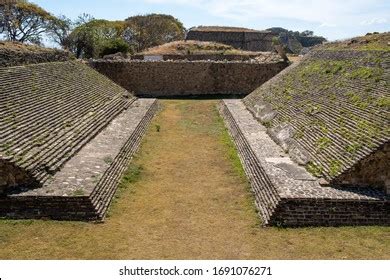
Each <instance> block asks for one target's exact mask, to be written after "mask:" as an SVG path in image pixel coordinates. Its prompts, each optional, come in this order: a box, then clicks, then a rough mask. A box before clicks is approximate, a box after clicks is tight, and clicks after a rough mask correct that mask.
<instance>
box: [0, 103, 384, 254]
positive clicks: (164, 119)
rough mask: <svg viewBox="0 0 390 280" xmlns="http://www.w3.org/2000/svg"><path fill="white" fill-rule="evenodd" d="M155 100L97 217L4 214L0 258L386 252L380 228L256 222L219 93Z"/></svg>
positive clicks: (250, 197)
mask: <svg viewBox="0 0 390 280" xmlns="http://www.w3.org/2000/svg"><path fill="white" fill-rule="evenodd" d="M161 102H162V104H163V106H164V109H163V110H162V111H161V112H160V113H159V115H158V116H157V117H156V118H155V119H154V120H153V123H152V125H151V126H150V127H149V130H148V132H147V135H146V137H145V138H144V140H143V144H142V146H141V149H140V151H139V153H138V154H137V156H136V158H135V159H134V160H133V162H132V164H130V166H129V169H128V171H127V173H126V174H125V176H124V178H123V180H122V182H121V185H120V189H119V191H118V192H117V197H116V198H115V200H114V203H113V205H112V207H111V209H110V212H109V213H110V215H109V217H108V218H107V219H106V221H105V223H83V222H58V221H10V220H2V221H0V259H334V258H337V259H389V257H390V238H389V237H390V228H388V227H340V228H295V229H294V228H263V227H261V226H260V225H259V222H260V220H259V218H258V216H257V213H256V210H255V207H254V205H253V196H252V194H251V193H250V191H249V184H248V183H247V181H246V180H244V179H243V178H242V177H241V176H242V167H240V164H239V161H238V157H237V155H236V154H235V148H234V145H233V144H232V142H231V140H230V138H229V137H228V135H227V131H226V129H225V128H224V126H223V122H222V121H221V119H220V117H219V116H218V113H217V111H216V109H215V106H216V104H217V103H218V101H216V100H163V101H161ZM156 125H159V127H160V129H159V130H158V131H157V129H156Z"/></svg>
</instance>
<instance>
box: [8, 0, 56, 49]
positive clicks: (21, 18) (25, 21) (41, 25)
mask: <svg viewBox="0 0 390 280" xmlns="http://www.w3.org/2000/svg"><path fill="white" fill-rule="evenodd" d="M54 20H56V18H55V17H54V16H53V15H51V14H50V13H49V12H47V11H46V10H44V9H43V8H41V7H39V6H38V5H35V4H32V3H29V2H28V1H17V3H16V4H0V33H1V34H3V35H5V37H6V38H7V39H8V40H11V41H19V42H30V43H35V44H40V43H41V41H42V35H43V34H44V33H46V32H48V30H49V28H50V25H51V23H52V21H54Z"/></svg>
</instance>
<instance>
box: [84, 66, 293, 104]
mask: <svg viewBox="0 0 390 280" xmlns="http://www.w3.org/2000/svg"><path fill="white" fill-rule="evenodd" d="M90 65H91V66H92V67H93V68H95V69H96V70H97V71H99V72H100V73H102V74H104V75H106V76H108V77H109V78H110V79H112V80H113V81H114V82H116V83H117V84H119V85H121V86H122V87H124V88H126V89H127V90H131V91H133V92H135V94H136V95H141V96H180V95H213V94H248V93H250V92H252V91H253V90H254V89H256V88H257V87H259V86H260V85H262V84H263V83H264V82H266V81H267V80H269V79H270V78H272V77H273V76H275V75H276V74H278V73H279V72H280V71H282V70H283V69H284V68H286V67H287V65H288V64H287V63H284V62H276V63H243V62H210V61H196V62H184V61H160V62H148V61H130V60H125V61H107V60H96V61H92V62H90Z"/></svg>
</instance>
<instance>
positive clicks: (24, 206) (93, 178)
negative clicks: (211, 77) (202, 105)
mask: <svg viewBox="0 0 390 280" xmlns="http://www.w3.org/2000/svg"><path fill="white" fill-rule="evenodd" d="M157 107H158V106H157V100H156V99H138V100H136V101H135V102H133V103H132V104H131V105H130V107H129V108H128V109H126V110H124V111H123V112H122V113H120V114H119V115H118V116H117V117H116V118H114V119H113V120H112V121H111V122H110V123H109V124H108V126H106V127H105V128H104V129H103V130H102V131H101V132H100V133H99V134H98V135H97V136H96V137H94V138H93V139H92V140H91V141H90V142H88V144H86V145H85V146H84V147H83V148H82V149H81V150H80V151H79V152H78V153H77V154H76V155H75V156H73V157H72V158H71V159H70V160H68V161H67V162H66V163H65V165H64V166H63V167H62V168H61V170H60V171H59V172H57V173H55V174H54V175H53V176H52V177H51V178H49V179H48V180H47V181H46V182H45V183H44V185H43V186H41V187H38V188H35V189H31V188H26V189H12V192H11V191H8V192H7V193H5V194H3V195H2V196H1V197H0V216H2V217H6V218H15V219H16V218H17V219H35V218H48V219H60V220H102V219H104V217H105V214H106V211H107V209H108V207H109V205H110V202H111V199H112V197H113V195H114V193H115V191H116V189H117V186H118V183H119V181H120V179H121V176H122V175H123V173H124V171H125V170H126V168H127V166H128V163H129V161H130V160H131V158H132V156H133V154H134V152H135V151H136V150H137V148H138V146H139V144H140V142H141V139H142V136H143V134H144V132H145V130H146V128H147V126H148V124H149V123H150V121H151V119H152V117H153V116H154V114H155V112H156V111H157Z"/></svg>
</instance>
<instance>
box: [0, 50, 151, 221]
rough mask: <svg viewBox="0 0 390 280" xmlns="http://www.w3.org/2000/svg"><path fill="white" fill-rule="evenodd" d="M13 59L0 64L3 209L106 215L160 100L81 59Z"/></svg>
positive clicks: (38, 214)
mask: <svg viewBox="0 0 390 280" xmlns="http://www.w3.org/2000/svg"><path fill="white" fill-rule="evenodd" d="M0 51H1V49H0ZM14 57H19V54H18V53H16V54H15V53H14V55H12V53H11V57H9V59H11V60H14V61H13V63H12V66H8V67H0V81H1V84H0V92H1V100H0V108H1V110H0V114H1V118H0V128H1V129H0V131H1V135H0V137H1V138H0V143H1V145H0V215H1V216H3V217H7V218H50V219H61V220H97V219H103V218H104V216H105V214H106V211H107V208H108V206H109V204H110V201H111V199H112V197H113V195H114V193H115V190H116V188H117V185H118V182H119V180H120V178H121V175H122V174H123V172H124V170H125V169H126V168H127V165H128V163H129V160H130V159H131V157H132V155H133V154H134V152H135V151H136V149H137V147H138V145H139V143H140V140H141V138H142V135H143V133H144V131H145V129H146V127H147V125H148V123H149V121H150V120H151V118H152V117H153V115H154V113H155V112H156V110H157V103H156V100H155V99H147V100H146V99H138V98H136V97H135V96H134V95H133V94H132V93H130V92H128V91H126V90H125V89H123V88H121V87H119V86H117V85H116V84H115V83H113V82H112V81H110V80H109V79H108V78H106V77H105V76H103V75H101V74H99V73H98V72H96V71H94V70H93V69H91V68H90V67H89V66H87V65H85V64H83V63H81V62H78V61H74V60H70V59H69V60H68V61H60V62H59V61H57V58H56V56H50V55H43V56H42V55H41V54H38V55H37V56H36V57H31V61H34V62H35V61H39V62H43V63H33V64H27V65H17V61H18V59H16V60H15V59H14ZM42 57H44V59H43V60H42ZM53 60H54V61H53Z"/></svg>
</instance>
